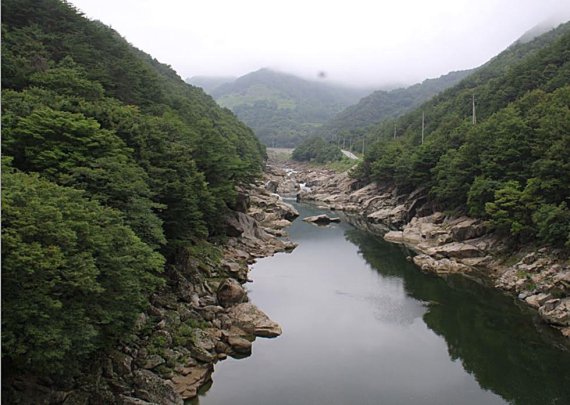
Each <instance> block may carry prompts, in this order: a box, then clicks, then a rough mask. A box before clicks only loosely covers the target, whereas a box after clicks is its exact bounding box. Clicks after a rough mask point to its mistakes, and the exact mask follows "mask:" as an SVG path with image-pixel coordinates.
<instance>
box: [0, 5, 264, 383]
mask: <svg viewBox="0 0 570 405" xmlns="http://www.w3.org/2000/svg"><path fill="white" fill-rule="evenodd" d="M2 135H3V136H2V149H3V181H2V218H3V227H2V228H3V229H2V257H3V263H2V266H3V268H2V270H3V271H2V327H3V339H2V359H3V364H4V365H7V367H4V372H5V374H10V373H17V372H19V371H26V372H31V373H36V375H51V376H54V375H59V374H72V373H73V372H75V371H76V370H77V369H78V368H79V367H80V365H81V362H82V361H83V360H84V359H85V358H87V357H89V356H92V355H93V354H94V353H96V352H97V351H99V350H102V349H105V348H108V347H111V346H112V345H113V344H116V342H117V341H118V340H119V339H121V338H122V337H123V336H125V334H126V333H128V331H129V330H130V328H131V327H132V324H133V321H134V317H135V316H136V314H137V313H139V312H140V311H141V310H142V309H143V308H144V307H145V305H146V304H147V296H148V294H149V293H150V292H152V291H153V290H154V289H155V288H156V287H157V286H159V285H161V284H162V283H163V279H162V278H161V276H160V273H161V272H162V271H163V268H164V266H165V263H167V265H169V263H173V262H174V261H175V260H176V257H177V256H178V255H180V254H182V253H184V252H187V251H188V249H189V248H191V247H192V246H193V245H194V244H196V243H198V242H201V241H203V240H210V241H215V240H216V239H217V238H220V237H223V236H224V232H223V231H224V228H223V227H224V216H225V214H226V212H227V210H228V207H231V206H232V205H233V204H234V203H235V198H236V192H235V188H236V185H238V184H240V183H243V182H249V181H250V180H252V179H254V178H256V177H257V176H258V175H259V174H260V172H261V169H262V164H263V160H264V158H265V150H264V147H263V146H262V145H261V144H260V143H259V141H258V140H257V139H256V138H255V136H254V134H253V132H252V131H251V130H250V129H249V128H248V127H246V126H245V125H244V124H243V123H241V122H240V121H239V120H238V119H237V118H236V117H235V116H234V114H233V113H232V112H231V111H229V110H227V109H223V108H220V107H219V106H218V105H217V104H216V103H215V102H214V100H213V99H212V98H211V97H210V96H208V95H206V94H205V93H204V92H203V91H202V90H201V89H198V88H196V87H193V86H190V85H187V84H185V83H184V82H183V81H182V80H181V79H180V78H179V77H178V75H177V74H176V73H175V72H174V71H173V70H172V69H171V68H170V67H169V66H167V65H163V64H161V63H159V62H158V61H156V60H155V59H153V58H152V57H150V56H149V55H147V54H145V53H144V52H142V51H140V50H138V49H135V48H133V47H132V46H130V45H129V44H128V43H127V42H126V41H125V40H124V39H123V38H122V37H121V36H120V35H119V34H118V33H117V32H115V31H113V30H112V29H111V28H109V27H107V26H105V25H103V24H101V23H99V22H96V21H89V20H87V19H86V18H84V17H83V16H82V15H81V13H79V12H78V11H77V10H76V9H75V8H74V7H73V6H71V5H70V4H68V3H67V2H65V1H60V0H6V1H3V2H2ZM185 254H187V253H185Z"/></svg>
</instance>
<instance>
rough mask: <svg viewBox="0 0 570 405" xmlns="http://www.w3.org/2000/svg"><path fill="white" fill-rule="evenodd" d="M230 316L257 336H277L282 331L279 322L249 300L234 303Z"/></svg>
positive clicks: (242, 327)
mask: <svg viewBox="0 0 570 405" xmlns="http://www.w3.org/2000/svg"><path fill="white" fill-rule="evenodd" d="M228 316H229V317H230V318H231V319H232V323H233V324H234V325H236V326H238V327H240V328H241V329H243V330H244V331H246V332H247V333H252V334H254V335H255V336H262V337H276V336H279V335H281V333H282V331H281V327H280V326H279V324H277V322H274V321H272V320H271V319H269V317H268V316H267V315H266V314H265V313H263V312H262V311H261V310H260V309H259V308H257V307H256V306H255V305H253V304H251V303H249V302H247V303H242V304H237V305H234V306H233V307H231V308H230V309H229V311H228Z"/></svg>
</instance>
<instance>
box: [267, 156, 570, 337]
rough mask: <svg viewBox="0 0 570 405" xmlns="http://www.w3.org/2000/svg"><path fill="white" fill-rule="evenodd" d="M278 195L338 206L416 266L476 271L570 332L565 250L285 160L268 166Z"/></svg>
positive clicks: (420, 199) (417, 198)
mask: <svg viewBox="0 0 570 405" xmlns="http://www.w3.org/2000/svg"><path fill="white" fill-rule="evenodd" d="M269 173H270V174H271V180H270V181H271V182H272V183H271V184H273V185H274V188H275V190H276V191H277V192H282V193H285V194H289V195H295V196H297V198H298V199H300V200H302V201H309V202H312V203H315V204H317V205H320V206H322V207H325V208H328V209H331V210H337V211H343V212H345V213H347V214H348V215H349V218H350V221H351V222H353V223H354V225H356V226H358V227H360V228H362V229H366V230H368V231H370V232H373V233H376V234H379V235H381V236H383V237H384V238H385V239H386V240H387V241H390V242H393V243H400V244H404V245H405V246H407V247H408V248H409V249H411V250H413V251H414V252H415V253H416V255H415V256H414V257H413V261H414V263H415V264H416V265H417V266H418V267H419V268H420V269H421V270H423V271H427V272H432V273H435V274H438V275H442V276H444V275H446V274H450V273H463V274H465V273H470V272H477V273H479V274H481V273H482V274H485V275H486V276H488V278H489V279H490V280H491V284H492V285H493V286H494V287H496V288H499V289H501V290H503V291H506V292H507V293H509V294H512V295H514V296H516V297H518V299H520V300H521V301H524V302H525V303H526V304H528V305H529V306H531V307H533V308H535V309H536V310H537V312H538V314H539V315H540V316H541V318H542V319H543V320H544V321H545V322H547V323H549V324H550V325H552V326H553V327H555V328H557V329H558V330H560V331H561V333H562V334H563V335H564V336H567V337H570V266H569V264H568V257H567V252H564V251H562V250H556V249H550V248H548V247H541V248H531V247H527V248H525V249H520V250H517V251H513V250H512V248H510V247H509V244H508V240H504V239H502V238H499V237H497V236H496V235H494V234H492V233H489V232H488V231H487V229H486V227H485V224H484V223H483V222H482V221H480V220H477V219H474V218H469V217H465V216H461V217H453V216H450V215H446V214H445V213H442V212H438V211H437V210H435V209H434V207H433V206H432V205H431V203H430V201H429V199H428V198H427V195H426V193H425V192H424V191H423V190H416V191H415V192H413V193H411V194H406V195H402V194H400V193H398V190H397V189H396V188H395V187H393V186H391V185H387V184H384V185H381V184H375V183H373V184H369V185H361V184H358V182H357V181H356V180H354V179H351V178H350V177H349V176H348V174H347V173H346V172H344V173H336V172H334V171H331V170H326V169H316V168H314V167H307V166H306V165H303V164H300V163H296V162H288V163H287V165H286V166H284V165H283V163H277V164H274V165H273V167H272V169H271V170H270V171H269Z"/></svg>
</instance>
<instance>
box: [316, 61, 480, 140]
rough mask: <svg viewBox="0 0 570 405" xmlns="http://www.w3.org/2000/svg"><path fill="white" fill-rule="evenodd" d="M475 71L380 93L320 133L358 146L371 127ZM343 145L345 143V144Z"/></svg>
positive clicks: (341, 115)
mask: <svg viewBox="0 0 570 405" xmlns="http://www.w3.org/2000/svg"><path fill="white" fill-rule="evenodd" d="M472 72H473V70H463V71H459V72H451V73H448V74H446V75H443V76H441V77H438V78H437V79H426V80H424V81H423V82H422V83H418V84H415V85H413V86H410V87H406V88H400V89H395V90H390V91H384V90H377V91H375V92H374V93H372V94H370V95H369V96H366V97H364V98H363V99H361V100H360V101H359V102H358V103H357V104H355V105H352V106H350V107H348V108H346V109H345V110H343V111H341V112H340V113H338V114H337V115H336V116H335V117H334V118H333V119H331V120H330V121H328V122H326V123H325V124H324V125H323V126H322V127H320V128H318V129H317V130H316V133H317V134H319V135H321V136H323V137H325V138H326V139H334V140H337V141H340V139H343V140H344V143H345V144H346V145H350V144H356V143H357V140H358V139H359V138H360V137H361V136H362V135H363V134H364V133H365V132H366V131H367V129H368V127H370V126H372V125H374V124H378V123H379V122H380V121H382V120H384V119H386V118H393V117H398V116H400V115H402V114H403V113H405V112H407V111H410V110H412V109H413V108H415V107H417V106H418V105H420V104H421V103H423V102H424V101H427V100H429V99H430V98H432V97H433V96H435V95H436V94H438V93H440V92H442V91H443V90H445V89H447V88H449V87H451V86H453V85H455V84H457V83H458V82H460V81H461V80H462V79H464V78H465V77H467V76H468V75H469V74H471V73H472ZM341 142H342V141H341Z"/></svg>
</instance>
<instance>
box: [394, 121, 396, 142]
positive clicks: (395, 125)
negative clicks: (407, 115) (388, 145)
mask: <svg viewBox="0 0 570 405" xmlns="http://www.w3.org/2000/svg"><path fill="white" fill-rule="evenodd" d="M394 139H396V123H395V122H394Z"/></svg>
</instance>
